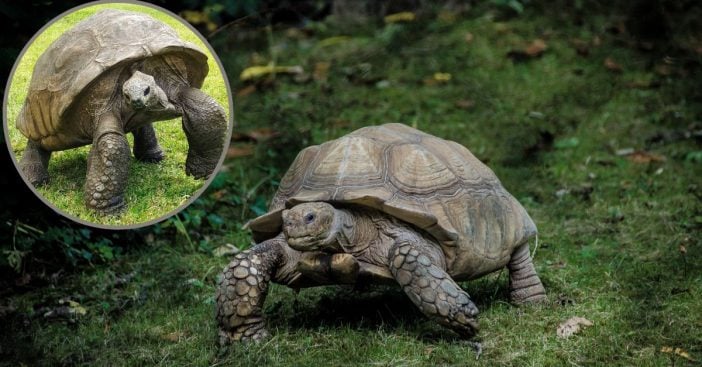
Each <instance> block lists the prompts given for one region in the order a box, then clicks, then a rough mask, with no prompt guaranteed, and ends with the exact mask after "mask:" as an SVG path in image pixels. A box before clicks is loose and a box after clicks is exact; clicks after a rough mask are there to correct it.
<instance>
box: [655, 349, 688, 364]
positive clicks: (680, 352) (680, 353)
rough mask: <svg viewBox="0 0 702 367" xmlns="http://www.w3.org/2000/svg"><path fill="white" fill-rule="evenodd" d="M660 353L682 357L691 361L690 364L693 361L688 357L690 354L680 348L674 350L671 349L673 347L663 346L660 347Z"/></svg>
mask: <svg viewBox="0 0 702 367" xmlns="http://www.w3.org/2000/svg"><path fill="white" fill-rule="evenodd" d="M661 353H668V354H674V355H677V356H680V357H683V358H685V359H687V360H688V361H691V362H694V361H695V360H694V359H692V357H691V356H690V353H688V352H687V351H686V350H685V349H682V348H674V349H673V347H667V346H663V347H661Z"/></svg>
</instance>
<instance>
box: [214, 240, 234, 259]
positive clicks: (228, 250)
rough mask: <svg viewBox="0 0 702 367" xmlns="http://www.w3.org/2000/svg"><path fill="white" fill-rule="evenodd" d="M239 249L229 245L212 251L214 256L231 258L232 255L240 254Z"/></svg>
mask: <svg viewBox="0 0 702 367" xmlns="http://www.w3.org/2000/svg"><path fill="white" fill-rule="evenodd" d="M239 251H240V250H239V249H238V248H237V247H236V246H234V245H232V244H231V243H227V244H226V245H224V246H219V247H217V248H216V249H214V250H212V255H214V256H217V257H224V256H230V255H236V254H238V253H239Z"/></svg>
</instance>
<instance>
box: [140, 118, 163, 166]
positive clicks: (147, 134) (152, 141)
mask: <svg viewBox="0 0 702 367" xmlns="http://www.w3.org/2000/svg"><path fill="white" fill-rule="evenodd" d="M132 134H133V135H134V157H135V158H136V159H138V160H140V161H142V162H147V163H158V162H160V161H162V160H163V158H164V154H163V150H162V149H161V146H160V145H158V139H157V138H156V131H154V126H153V125H151V124H148V125H146V126H144V127H140V128H138V129H136V130H135V131H134V132H133V133H132Z"/></svg>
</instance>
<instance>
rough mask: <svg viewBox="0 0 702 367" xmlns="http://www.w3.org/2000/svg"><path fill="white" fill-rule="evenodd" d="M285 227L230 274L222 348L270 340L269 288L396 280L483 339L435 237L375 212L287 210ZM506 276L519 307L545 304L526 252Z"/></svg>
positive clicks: (316, 207)
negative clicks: (266, 320) (265, 306)
mask: <svg viewBox="0 0 702 367" xmlns="http://www.w3.org/2000/svg"><path fill="white" fill-rule="evenodd" d="M282 220H283V228H282V233H281V235H279V236H277V237H275V238H273V239H270V240H266V241H263V242H261V243H260V244H258V245H256V246H255V247H253V248H252V249H250V250H247V251H245V252H242V253H240V254H238V255H237V256H236V257H235V259H234V260H233V261H232V262H231V263H230V264H229V265H228V266H227V267H226V268H225V269H224V271H223V274H222V277H221V278H220V280H219V283H218V287H217V296H216V299H217V320H218V323H219V327H220V343H222V344H228V343H229V342H231V341H248V340H261V339H263V338H265V337H266V336H268V332H267V331H266V329H265V325H264V319H263V314H262V309H263V302H264V300H265V296H266V290H267V287H268V286H267V284H268V282H270V281H274V282H277V283H281V284H285V285H288V286H291V287H294V288H300V287H305V286H316V285H324V284H339V283H347V284H356V283H358V282H361V280H364V281H370V282H375V283H381V282H384V281H387V280H390V281H392V282H393V283H395V284H398V285H400V287H401V288H402V290H403V291H404V292H405V294H407V296H408V297H409V298H410V300H411V301H412V302H413V303H414V304H415V305H416V306H417V307H418V308H419V309H420V310H421V311H422V312H423V313H424V314H425V315H426V316H427V317H429V318H430V319H432V320H435V321H436V322H438V323H439V324H441V325H444V326H446V327H448V328H450V329H452V330H454V331H455V332H457V333H458V334H459V335H461V336H462V337H466V338H467V337H471V336H473V335H475V333H476V332H477V330H478V323H477V320H476V317H477V315H478V309H477V307H476V306H475V304H474V303H473V302H472V301H471V299H470V296H469V295H468V293H466V292H465V291H464V290H463V289H461V288H460V286H459V285H458V284H456V282H455V281H454V280H453V279H452V278H451V276H450V275H449V274H448V272H447V269H446V259H445V258H444V253H443V252H442V250H441V248H440V246H439V245H438V244H437V243H436V241H435V240H434V239H433V238H432V237H431V236H430V235H428V234H426V233H424V232H423V231H421V230H418V229H416V227H414V226H412V225H409V224H407V223H404V222H401V221H399V220H397V219H395V218H393V217H391V216H389V215H387V214H384V213H381V212H378V211H375V210H372V209H367V208H361V207H344V208H335V207H334V206H332V205H331V204H329V203H325V202H312V203H304V204H299V205H297V206H294V207H293V208H291V209H288V210H284V211H283V212H282ZM508 269H509V270H510V287H511V290H512V300H513V301H514V302H515V303H528V302H538V301H542V300H543V299H545V291H544V289H543V286H542V285H541V281H540V280H539V278H538V276H537V275H536V272H535V271H534V267H533V264H532V262H531V258H530V257H529V251H528V244H524V245H522V246H520V247H518V248H517V250H515V251H514V254H513V255H512V260H511V261H510V264H509V265H508ZM252 287H254V288H255V289H256V291H255V292H253V291H251V290H250V289H254V288H252Z"/></svg>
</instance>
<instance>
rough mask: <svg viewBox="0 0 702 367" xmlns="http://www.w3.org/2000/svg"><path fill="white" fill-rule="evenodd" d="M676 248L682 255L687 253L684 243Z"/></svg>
mask: <svg viewBox="0 0 702 367" xmlns="http://www.w3.org/2000/svg"><path fill="white" fill-rule="evenodd" d="M678 250H679V251H680V253H681V254H683V255H685V254H686V253H687V247H685V245H680V247H678Z"/></svg>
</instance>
